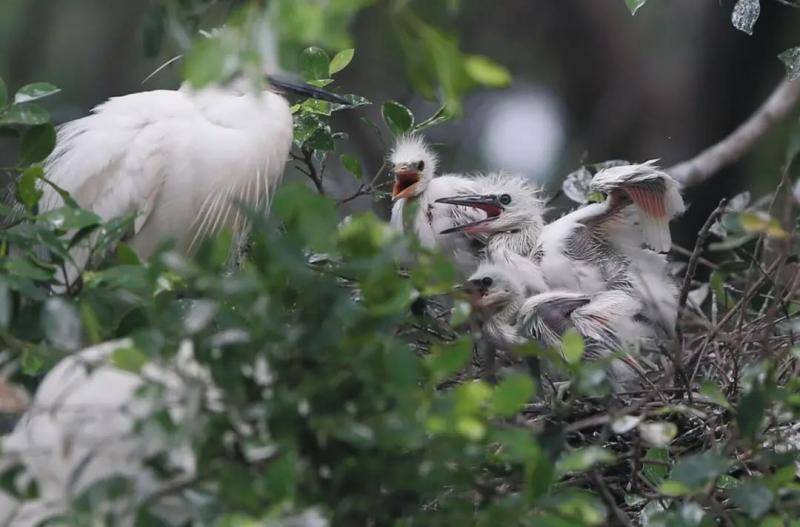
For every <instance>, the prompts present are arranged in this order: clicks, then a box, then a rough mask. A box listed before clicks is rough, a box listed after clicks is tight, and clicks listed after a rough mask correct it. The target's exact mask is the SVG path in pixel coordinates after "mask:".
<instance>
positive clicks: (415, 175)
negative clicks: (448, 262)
mask: <svg viewBox="0 0 800 527" xmlns="http://www.w3.org/2000/svg"><path fill="white" fill-rule="evenodd" d="M389 163H390V166H391V170H392V173H393V174H394V186H393V188H392V199H393V200H394V205H393V206H392V216H391V220H390V223H391V225H392V227H393V228H394V229H395V230H397V231H398V232H413V233H414V234H415V235H416V237H417V239H418V240H419V241H420V243H421V244H422V246H423V247H425V248H428V249H434V248H438V249H440V250H441V251H442V252H443V253H444V254H446V255H447V256H449V257H450V258H451V259H452V260H453V262H454V264H455V265H456V267H457V268H458V269H459V270H460V271H462V272H463V273H464V274H465V275H467V274H469V273H470V272H472V271H473V270H474V269H475V267H477V265H478V254H479V252H480V250H481V249H482V247H483V242H482V241H481V239H480V238H479V237H477V236H473V235H471V234H469V233H461V234H459V235H457V236H442V235H441V234H440V233H441V232H442V231H446V230H447V229H449V228H450V227H453V226H455V225H459V224H462V223H470V222H472V221H477V220H478V219H479V218H480V216H481V215H482V214H481V212H480V211H477V210H475V209H471V208H467V207H448V206H445V205H439V204H437V203H436V200H437V199H439V198H441V197H445V196H451V195H461V194H471V193H474V192H476V191H477V187H476V186H475V180H474V179H472V178H468V177H464V176H462V175H457V174H446V175H441V176H438V177H437V176H436V169H437V166H438V158H437V156H436V154H435V153H434V152H433V151H432V150H431V148H430V146H429V145H428V144H427V143H426V142H425V140H424V139H423V138H422V137H421V136H419V135H408V136H404V137H401V138H399V139H398V140H397V144H396V145H395V147H394V149H393V150H392V152H391V154H390V155H389Z"/></svg>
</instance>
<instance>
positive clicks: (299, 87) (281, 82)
mask: <svg viewBox="0 0 800 527" xmlns="http://www.w3.org/2000/svg"><path fill="white" fill-rule="evenodd" d="M267 81H268V82H269V83H270V84H271V85H272V86H275V87H276V88H279V89H281V90H283V91H285V92H289V93H293V94H295V95H300V96H301V97H308V98H310V99H319V100H320V101H327V102H331V103H334V104H341V105H343V106H352V104H351V103H350V101H348V100H347V99H345V98H344V97H342V96H341V95H337V94H335V93H333V92H329V91H327V90H323V89H322V88H317V87H316V86H312V85H310V84H306V83H294V82H289V81H287V80H285V79H280V78H278V77H273V76H272V75H267Z"/></svg>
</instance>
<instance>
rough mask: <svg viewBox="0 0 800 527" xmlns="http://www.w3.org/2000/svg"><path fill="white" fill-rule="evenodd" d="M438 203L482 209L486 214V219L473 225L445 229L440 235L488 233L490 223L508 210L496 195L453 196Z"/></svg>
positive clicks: (467, 224)
mask: <svg viewBox="0 0 800 527" xmlns="http://www.w3.org/2000/svg"><path fill="white" fill-rule="evenodd" d="M436 203H444V204H447V205H456V206H459V207H469V208H473V209H480V210H482V211H484V212H485V213H486V218H485V219H482V220H478V221H474V222H472V223H465V224H463V225H457V226H455V227H451V228H449V229H445V230H443V231H442V232H440V233H439V234H450V233H453V232H468V233H480V232H486V231H488V230H489V229H487V228H486V226H487V224H488V223H491V222H492V221H494V220H496V219H497V218H499V217H500V214H501V213H502V212H503V211H504V210H506V209H505V207H503V205H502V204H501V203H500V198H499V196H497V195H496V194H471V195H465V196H451V197H446V198H439V199H437V200H436Z"/></svg>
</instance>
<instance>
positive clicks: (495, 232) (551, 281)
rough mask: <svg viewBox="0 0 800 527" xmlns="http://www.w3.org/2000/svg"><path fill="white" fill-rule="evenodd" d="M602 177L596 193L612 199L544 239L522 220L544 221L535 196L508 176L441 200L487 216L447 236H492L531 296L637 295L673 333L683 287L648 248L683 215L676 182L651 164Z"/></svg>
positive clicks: (493, 247) (494, 254) (566, 219)
mask: <svg viewBox="0 0 800 527" xmlns="http://www.w3.org/2000/svg"><path fill="white" fill-rule="evenodd" d="M597 177H599V183H598V184H597V188H602V189H603V190H604V191H605V192H607V194H608V197H607V199H606V200H605V202H603V203H595V204H590V205H587V206H584V207H581V208H579V209H577V210H575V211H574V212H572V213H570V214H567V215H565V216H562V217H561V218H560V219H558V220H556V221H554V222H552V223H550V224H548V225H546V226H545V227H544V228H542V229H541V230H539V231H538V235H537V233H536V232H535V229H532V228H530V227H527V226H526V225H527V224H526V222H525V221H524V220H523V219H522V218H524V217H525V215H526V211H529V212H528V214H529V216H530V217H531V218H532V219H533V220H537V219H538V218H540V216H541V212H540V209H539V208H537V207H535V206H531V205H530V203H531V202H532V201H534V200H535V199H537V198H536V196H535V195H534V194H532V193H531V192H530V191H527V192H526V189H525V188H522V187H519V185H516V184H515V183H514V182H513V181H512V180H508V181H504V180H502V179H498V180H495V181H494V184H493V185H491V186H488V187H487V188H486V189H485V191H484V192H483V193H481V194H477V195H474V196H453V197H448V198H443V199H439V203H447V204H452V205H457V206H462V207H463V206H468V207H475V208H479V209H482V210H485V211H487V215H486V217H484V218H482V219H481V220H478V221H474V222H472V223H469V224H463V225H459V226H456V227H452V228H450V229H449V230H448V231H446V232H460V231H464V230H467V231H470V232H480V233H483V234H488V235H490V237H489V239H488V242H487V253H488V256H489V257H490V258H492V259H494V260H503V261H506V262H508V263H510V264H511V265H512V266H513V267H515V268H516V269H517V270H518V273H519V276H520V278H521V280H522V281H523V283H524V284H525V286H526V287H527V289H528V292H529V293H530V294H536V293H541V292H545V291H548V290H552V289H563V290H567V291H574V292H580V293H589V294H591V293H598V292H601V291H606V290H609V289H625V290H628V291H631V294H633V295H635V296H637V297H638V298H640V299H642V300H643V301H644V302H645V305H646V307H647V309H646V310H645V312H644V313H642V316H644V317H645V318H649V319H651V320H653V321H654V322H657V323H658V325H659V326H662V327H663V328H664V330H665V335H668V334H669V333H670V332H671V328H672V327H674V322H675V316H676V310H677V286H676V284H675V283H674V281H673V280H672V279H671V278H670V277H669V275H668V273H667V261H666V258H665V257H664V256H663V255H660V254H657V253H655V252H653V251H651V250H648V249H645V248H643V247H642V246H643V245H646V244H648V242H653V243H654V244H658V245H659V246H661V247H663V243H664V240H669V226H668V224H666V223H664V221H663V218H664V214H666V215H668V216H670V217H671V216H672V215H674V214H677V213H678V212H680V211H682V210H683V200H682V199H681V197H680V193H678V191H677V184H676V183H675V182H674V181H673V180H672V178H670V177H669V176H668V175H667V174H666V173H664V172H661V171H659V170H658V169H657V168H656V167H654V166H653V164H652V163H644V164H641V165H626V166H621V167H614V168H613V169H607V170H605V171H602V172H600V173H598V175H597V176H596V178H597ZM631 196H635V198H632V197H631ZM501 198H504V200H505V203H501ZM631 205H633V207H631ZM534 223H535V221H534ZM642 224H645V225H650V227H645V228H642V227H641V225H642ZM662 231H666V232H662Z"/></svg>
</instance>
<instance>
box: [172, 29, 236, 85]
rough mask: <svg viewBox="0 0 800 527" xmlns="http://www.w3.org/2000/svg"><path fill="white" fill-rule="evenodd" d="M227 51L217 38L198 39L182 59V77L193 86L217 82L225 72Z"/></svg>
mask: <svg viewBox="0 0 800 527" xmlns="http://www.w3.org/2000/svg"><path fill="white" fill-rule="evenodd" d="M228 55H229V54H228V51H227V50H226V49H225V47H224V46H223V45H222V42H221V41H220V40H219V39H218V38H208V39H203V40H200V41H198V42H197V43H196V44H195V45H194V47H193V48H192V50H191V51H190V52H189V54H188V55H187V56H186V58H185V59H184V61H183V77H184V78H185V79H186V80H187V81H189V83H190V84H191V85H192V86H193V87H194V88H202V87H204V86H207V85H209V84H211V83H212V82H218V81H220V80H222V79H223V77H224V76H225V74H226V71H227V68H226V63H225V62H226V59H227V57H228Z"/></svg>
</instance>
